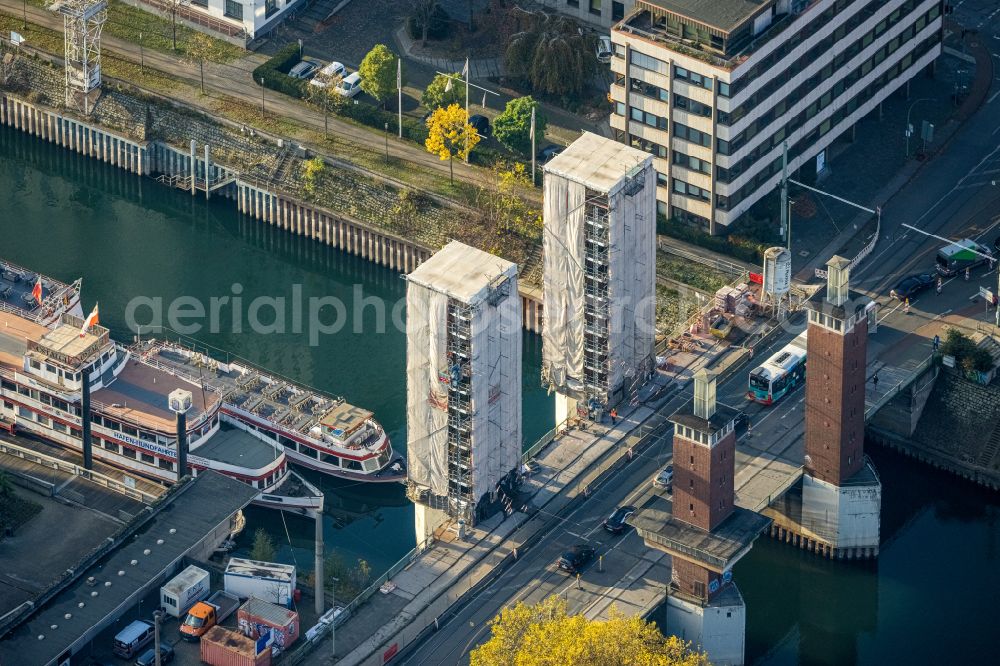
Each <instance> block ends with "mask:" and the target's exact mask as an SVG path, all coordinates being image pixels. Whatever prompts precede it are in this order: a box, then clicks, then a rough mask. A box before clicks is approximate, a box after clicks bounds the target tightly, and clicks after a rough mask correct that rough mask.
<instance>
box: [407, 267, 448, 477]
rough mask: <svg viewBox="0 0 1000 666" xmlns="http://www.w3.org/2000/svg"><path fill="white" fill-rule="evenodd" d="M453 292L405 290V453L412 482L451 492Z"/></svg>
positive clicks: (411, 287)
mask: <svg viewBox="0 0 1000 666" xmlns="http://www.w3.org/2000/svg"><path fill="white" fill-rule="evenodd" d="M447 316H448V296H447V295H445V294H443V293H440V292H438V291H435V290H434V289H431V288H429V287H426V286H423V285H421V284H418V283H416V282H414V281H411V282H410V283H409V284H408V285H407V288H406V386H407V393H406V416H407V418H406V434H407V441H406V452H407V474H408V476H409V480H410V482H411V483H413V484H416V485H418V486H421V487H424V488H430V491H431V493H433V494H435V495H440V496H445V495H447V494H448V474H447V471H448V461H447V443H448V432H447V425H448V384H447V378H448V361H447V358H446V353H447V352H446V343H447V338H446V333H447Z"/></svg>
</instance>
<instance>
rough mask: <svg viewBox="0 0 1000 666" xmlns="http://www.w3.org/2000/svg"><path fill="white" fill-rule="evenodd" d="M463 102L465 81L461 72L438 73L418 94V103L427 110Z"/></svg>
mask: <svg viewBox="0 0 1000 666" xmlns="http://www.w3.org/2000/svg"><path fill="white" fill-rule="evenodd" d="M464 102H465V81H463V80H462V74H461V72H455V73H454V74H451V75H448V74H438V75H437V76H435V77H434V80H433V81H431V82H430V84H429V85H428V86H427V88H425V89H424V92H423V94H422V95H421V96H420V103H421V104H423V105H424V106H425V107H427V110H428V111H433V110H434V109H436V108H438V107H439V106H440V107H444V106H448V105H450V104H463V103H464Z"/></svg>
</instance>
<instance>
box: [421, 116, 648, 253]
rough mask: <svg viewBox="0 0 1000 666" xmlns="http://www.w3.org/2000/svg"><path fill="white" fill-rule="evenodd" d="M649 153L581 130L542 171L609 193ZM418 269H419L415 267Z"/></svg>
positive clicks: (643, 162) (640, 163)
mask: <svg viewBox="0 0 1000 666" xmlns="http://www.w3.org/2000/svg"><path fill="white" fill-rule="evenodd" d="M652 159H653V158H652V156H651V155H650V154H649V153H647V152H645V151H642V150H639V149H638V148H633V147H632V146H626V145H625V144H623V143H619V142H618V141H615V140H613V139H608V138H606V137H603V136H599V135H597V134H592V133H590V132H584V133H583V135H582V136H581V137H580V138H579V139H577V140H576V141H574V142H573V143H571V144H570V145H569V147H568V148H566V150H564V151H563V152H561V153H559V154H558V155H556V156H555V157H554V158H552V160H550V161H549V162H548V163H547V164H546V165H545V173H546V174H553V175H556V176H562V177H563V178H565V179H567V180H571V181H573V182H575V183H581V184H583V185H586V186H587V187H588V188H590V189H592V190H596V191H597V192H603V193H610V192H612V191H613V190H614V189H615V186H616V185H618V184H619V183H622V182H623V181H624V179H625V176H626V174H628V173H629V171H631V170H632V169H635V168H636V167H640V166H642V165H643V164H645V163H646V162H647V161H648V162H650V163H651V162H652ZM418 270H419V269H418Z"/></svg>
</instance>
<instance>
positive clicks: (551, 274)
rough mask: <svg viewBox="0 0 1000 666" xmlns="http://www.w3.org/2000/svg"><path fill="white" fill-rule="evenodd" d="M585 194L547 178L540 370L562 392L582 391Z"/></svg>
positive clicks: (573, 184)
mask: <svg viewBox="0 0 1000 666" xmlns="http://www.w3.org/2000/svg"><path fill="white" fill-rule="evenodd" d="M556 159H558V158H556ZM586 194H587V188H586V186H585V185H584V184H582V183H579V182H575V181H572V180H568V179H566V178H564V177H563V176H559V175H556V174H553V173H547V174H546V176H545V205H544V224H545V232H544V234H543V236H542V250H543V253H544V258H545V261H544V275H545V278H544V290H543V299H544V301H543V302H544V303H545V321H544V325H543V327H542V370H543V372H544V373H545V374H546V376H547V377H548V379H549V381H550V382H551V383H552V384H553V385H554V386H555V389H556V391H558V392H560V393H566V392H577V391H582V390H583V328H584V323H585V322H584V319H583V306H584V288H583V262H584V256H583V240H584V229H583V221H584V214H585V212H586V211H585V206H584V205H583V204H584V199H585V197H586Z"/></svg>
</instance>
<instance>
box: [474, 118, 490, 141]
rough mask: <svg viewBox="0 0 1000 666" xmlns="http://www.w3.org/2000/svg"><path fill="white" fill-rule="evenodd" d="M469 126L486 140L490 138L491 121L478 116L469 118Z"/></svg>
mask: <svg viewBox="0 0 1000 666" xmlns="http://www.w3.org/2000/svg"><path fill="white" fill-rule="evenodd" d="M469 124H470V125H472V126H473V127H475V128H476V132H477V133H478V134H479V136H481V137H483V138H484V139H488V138H489V136H490V119H489V118H487V117H486V116H480V115H478V114H476V115H474V116H469Z"/></svg>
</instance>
